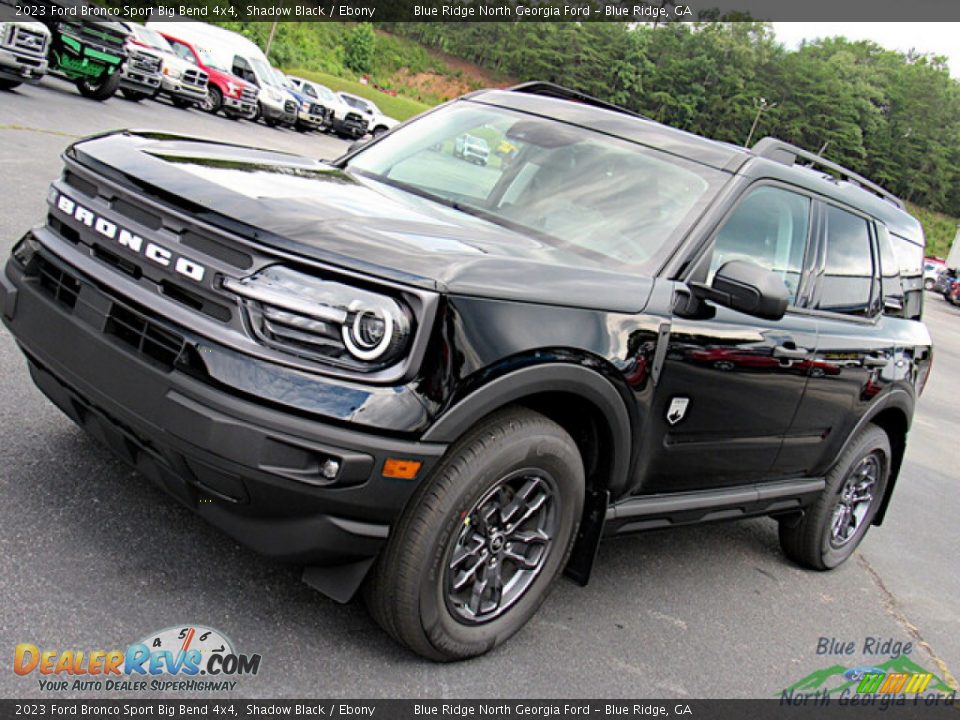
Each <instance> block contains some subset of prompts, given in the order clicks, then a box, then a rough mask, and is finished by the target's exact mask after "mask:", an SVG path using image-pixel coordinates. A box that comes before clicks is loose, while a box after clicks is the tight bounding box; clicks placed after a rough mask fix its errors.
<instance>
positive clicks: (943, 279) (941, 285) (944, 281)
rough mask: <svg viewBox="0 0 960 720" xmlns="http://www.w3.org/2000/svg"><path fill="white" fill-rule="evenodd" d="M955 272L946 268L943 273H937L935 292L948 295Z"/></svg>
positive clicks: (934, 284) (934, 285)
mask: <svg viewBox="0 0 960 720" xmlns="http://www.w3.org/2000/svg"><path fill="white" fill-rule="evenodd" d="M954 277H955V274H954V273H953V272H951V271H950V270H944V271H943V272H942V273H940V274H939V275H937V279H936V280H935V281H934V283H933V288H932V289H933V292H935V293H937V294H938V295H943V296H944V297H946V296H947V291H948V290H949V289H950V281H951V280H953V278H954Z"/></svg>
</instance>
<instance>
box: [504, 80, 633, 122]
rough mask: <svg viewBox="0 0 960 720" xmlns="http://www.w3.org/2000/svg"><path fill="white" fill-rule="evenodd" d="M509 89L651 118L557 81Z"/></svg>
mask: <svg viewBox="0 0 960 720" xmlns="http://www.w3.org/2000/svg"><path fill="white" fill-rule="evenodd" d="M507 90H508V91H510V92H518V93H526V94H528V95H544V96H546V97H554V98H560V99H561V100H573V101H574V102H579V103H583V104H584V105H592V106H593V107H598V108H602V109H604V110H612V111H613V112H618V113H623V114H624V115H630V116H631V117H635V118H640V119H642V120H649V119H650V118H648V117H647V116H646V115H641V114H640V113H638V112H634V111H633V110H628V109H627V108H625V107H621V106H620V105H614V104H613V103H609V102H607V101H606V100H601V99H600V98H596V97H593V95H587V94H586V93H582V92H580V91H579V90H571V89H570V88H566V87H564V86H563V85H557V84H556V83H552V82H546V81H544V80H534V81H532V82H525V83H520V84H519V85H514V86H513V87H511V88H507Z"/></svg>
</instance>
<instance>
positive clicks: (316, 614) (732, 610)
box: [0, 79, 960, 698]
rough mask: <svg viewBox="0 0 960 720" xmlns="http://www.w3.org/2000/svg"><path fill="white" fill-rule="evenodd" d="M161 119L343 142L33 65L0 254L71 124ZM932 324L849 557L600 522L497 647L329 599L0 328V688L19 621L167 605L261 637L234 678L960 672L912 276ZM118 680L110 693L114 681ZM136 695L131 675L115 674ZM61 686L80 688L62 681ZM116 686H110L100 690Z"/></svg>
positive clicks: (761, 523)
mask: <svg viewBox="0 0 960 720" xmlns="http://www.w3.org/2000/svg"><path fill="white" fill-rule="evenodd" d="M123 127H131V128H153V129H161V130H169V131H176V132H185V133H191V134H196V135H202V136H207V137H213V138H217V139H222V140H225V141H229V142H237V143H246V144H252V145H259V146H265V147H271V148H275V149H279V150H287V151H294V152H300V153H303V154H307V155H311V156H314V157H326V158H332V157H335V156H337V155H338V154H340V152H342V150H343V149H344V148H345V147H346V143H345V142H343V141H340V140H337V139H334V138H332V137H330V136H326V135H322V134H317V133H311V134H306V135H304V134H300V133H297V132H294V131H290V130H277V129H269V128H267V127H265V126H263V125H254V124H251V123H249V122H235V121H231V120H227V119H225V118H223V117H211V116H208V115H205V114H203V113H201V112H199V111H182V110H177V109H175V108H173V107H172V106H170V105H167V104H164V103H157V102H144V103H140V104H135V103H131V102H128V101H126V100H123V99H120V98H114V99H111V100H109V101H107V102H106V103H103V104H100V103H96V102H93V101H89V100H85V99H83V98H81V97H80V96H79V95H78V94H77V93H76V91H75V90H74V89H73V88H72V86H70V85H67V84H65V83H62V82H60V81H56V80H49V79H48V80H45V81H44V82H43V84H42V85H40V86H38V87H28V88H25V89H24V88H21V89H20V90H18V91H17V92H14V93H0V257H2V258H4V259H5V257H6V255H7V253H8V252H9V250H10V247H11V246H12V244H13V242H14V240H15V239H17V238H18V237H19V236H20V235H21V234H22V233H23V231H24V230H26V229H27V228H28V227H30V226H31V225H32V224H35V223H37V222H39V221H40V219H41V218H42V217H43V214H44V207H45V197H46V189H47V186H48V184H49V182H50V181H51V180H52V179H53V178H54V177H55V176H56V175H57V173H58V172H59V168H60V162H59V154H60V153H61V152H62V151H63V149H64V148H65V147H66V146H67V145H68V144H69V143H70V142H71V141H72V140H74V139H76V138H78V137H81V136H84V135H88V134H92V133H99V132H104V131H106V130H110V129H115V128H123ZM927 321H928V324H929V327H930V330H931V333H932V334H933V337H934V340H935V343H936V345H937V350H936V359H935V363H934V369H933V377H932V379H931V381H930V383H929V385H928V387H927V389H926V392H925V394H924V396H923V398H922V401H921V403H920V405H919V409H918V412H917V415H916V418H915V422H914V426H913V431H912V433H911V436H910V440H909V444H908V452H907V457H906V462H905V464H904V468H903V472H902V475H901V479H900V482H899V484H898V489H897V493H896V495H895V496H894V499H893V503H892V505H891V508H890V511H889V512H888V514H887V521H886V522H885V524H884V525H883V527H881V528H875V529H874V530H873V531H872V532H871V533H870V534H869V535H868V536H867V538H866V540H865V542H864V544H863V545H862V546H861V549H860V550H859V551H858V552H857V554H856V557H855V558H853V559H852V560H851V561H850V562H849V563H847V564H846V565H845V566H843V567H842V568H840V569H838V570H836V571H834V572H832V573H826V574H820V573H814V572H808V571H805V570H801V569H799V568H797V567H795V566H793V565H791V564H789V563H788V562H787V561H786V560H785V559H784V558H783V557H782V555H781V554H780V550H779V546H778V542H777V533H776V526H775V524H774V523H773V522H772V521H768V520H754V521H747V522H741V523H737V524H725V525H711V526H705V527H699V528H689V529H680V530H673V531H666V532H657V533H650V534H646V535H640V536H634V537H629V538H624V539H619V540H615V541H611V542H608V543H607V544H605V545H604V546H603V547H602V548H601V550H600V558H599V561H598V566H597V568H596V570H595V573H594V577H593V580H592V582H591V583H590V585H589V586H588V587H587V588H580V587H578V586H576V585H574V584H573V583H571V582H569V581H567V580H563V581H562V582H561V583H560V584H559V585H558V587H557V589H556V591H555V592H554V594H553V595H552V596H551V597H550V599H549V600H548V601H547V603H546V604H545V605H544V607H543V609H542V610H541V612H540V613H539V614H538V615H537V616H536V617H535V618H534V620H533V621H532V622H531V623H530V624H529V625H528V626H527V628H526V629H524V630H523V631H522V632H521V633H520V634H519V635H517V636H516V637H515V638H514V639H513V640H512V641H511V642H509V643H508V644H507V645H505V646H504V647H502V648H500V649H499V650H497V651H495V652H493V653H491V654H490V655H488V656H485V657H483V658H480V659H477V660H473V661H470V662H466V663H459V664H453V665H445V666H439V665H435V664H432V663H429V662H426V661H423V660H420V659H419V658H417V657H414V656H412V655H410V654H409V653H407V652H406V651H404V650H403V649H401V648H400V647H398V646H397V645H395V644H394V643H393V642H392V641H391V640H390V639H389V638H388V637H387V636H386V635H385V634H384V633H382V632H381V631H380V630H379V628H378V627H376V626H375V625H374V624H373V622H372V621H371V620H370V619H369V618H368V617H367V615H366V612H365V611H364V609H363V607H362V605H360V604H359V603H354V604H350V605H346V606H344V605H338V604H336V603H334V602H333V601H331V600H328V599H326V598H324V597H323V596H321V595H319V594H317V593H316V592H315V591H313V590H311V589H310V588H308V587H307V586H306V585H303V584H302V583H301V582H300V579H299V571H298V569H296V568H291V567H286V566H280V565H276V564H273V563H270V562H267V561H265V560H263V559H261V558H260V557H258V556H256V555H254V554H253V553H252V552H250V551H248V550H246V549H244V548H242V547H241V546H239V545H237V544H236V543H234V542H233V541H231V540H230V539H229V538H227V537H226V536H224V535H222V534H221V533H219V532H217V531H216V530H214V529H213V528H211V527H209V526H208V525H206V524H205V523H204V522H203V521H201V520H200V519H198V518H196V517H194V516H193V515H192V514H191V513H189V512H188V511H187V510H185V509H183V508H182V507H181V506H180V505H178V504H177V503H176V502H175V501H174V500H173V499H171V498H169V497H167V496H166V495H164V494H162V493H161V492H160V491H159V490H157V489H155V488H154V486H152V485H151V484H149V483H148V482H147V481H145V480H144V479H143V478H141V477H139V476H138V475H137V474H135V473H134V472H132V471H131V470H130V469H128V468H127V467H126V466H125V465H123V464H122V463H120V462H119V461H116V460H114V459H113V457H112V456H111V455H110V454H109V453H108V452H107V451H106V450H104V449H102V448H101V447H99V446H98V445H97V444H96V443H95V442H94V441H92V440H90V439H88V437H87V436H86V435H85V434H84V433H83V432H82V431H80V430H79V429H78V428H77V427H75V426H74V425H73V424H72V423H71V422H70V421H69V420H68V419H67V418H66V417H65V416H63V415H62V414H61V413H60V411H58V410H57V409H56V408H55V407H54V406H53V405H52V404H50V403H49V402H47V401H46V400H45V399H44V398H43V397H42V396H41V394H40V392H39V391H38V390H36V389H35V388H34V386H33V384H32V382H31V381H30V379H29V377H28V374H27V371H26V367H25V363H24V361H23V358H22V356H21V355H20V353H19V352H18V351H17V349H16V347H15V345H14V343H13V340H12V338H11V337H10V335H9V333H7V332H6V330H5V329H0V368H2V370H0V498H2V501H0V547H2V548H3V552H2V553H0V653H2V656H3V657H6V658H7V660H6V661H5V662H3V663H0V697H18V698H22V697H37V696H39V695H40V693H39V691H38V685H37V680H36V675H33V676H31V677H19V676H16V675H15V674H14V673H13V672H12V671H11V665H10V660H11V659H12V656H13V651H14V646H15V645H16V644H18V643H26V642H29V643H33V644H36V645H38V646H40V647H42V648H43V649H60V650H64V649H81V648H86V649H108V650H109V649H113V648H122V647H126V645H128V644H129V643H131V642H135V641H136V640H138V639H140V638H142V637H144V636H146V635H147V634H148V633H151V632H152V631H156V630H159V629H162V628H167V627H170V626H175V625H181V624H192V623H197V624H202V625H206V626H210V627H214V628H217V629H219V630H221V631H222V632H223V633H224V634H225V635H226V636H228V637H229V638H230V639H231V640H232V641H233V644H234V646H235V648H237V649H238V650H240V651H241V652H245V653H259V654H261V655H262V658H263V661H262V665H261V670H260V673H259V674H258V675H256V676H255V677H247V678H244V679H243V681H242V682H241V683H240V684H239V685H238V686H237V688H236V690H235V691H234V692H232V693H230V694H232V695H233V696H236V697H259V698H266V697H335V696H336V697H369V698H373V697H432V698H440V697H443V698H463V697H467V698H498V697H541V698H552V697H584V696H586V697H597V698H600V697H631V698H638V697H661V698H664V697H665V698H688V697H689V698H703V697H772V696H774V695H776V694H778V693H779V691H780V690H781V689H783V688H785V687H787V686H789V685H792V684H793V683H795V682H796V681H798V680H800V679H801V678H803V677H804V676H806V675H808V674H809V673H811V672H813V671H815V670H818V669H821V668H823V667H826V666H829V665H832V664H835V663H841V664H844V665H848V666H850V667H853V666H854V665H865V664H877V663H879V662H881V661H882V660H884V659H886V658H884V657H882V656H881V657H869V656H864V655H863V654H862V653H860V652H857V653H856V654H855V655H854V656H852V657H849V658H848V657H836V656H823V655H818V654H817V645H818V642H819V641H820V638H822V637H827V638H836V639H837V640H839V641H843V642H847V641H854V643H855V644H856V646H857V648H858V650H859V649H860V648H862V646H863V644H864V641H865V640H866V639H867V638H880V639H881V640H885V639H888V638H889V639H893V640H894V641H899V642H902V643H907V642H910V643H912V645H913V647H914V648H915V649H914V650H913V653H912V654H911V656H910V657H911V659H912V660H913V661H914V662H916V663H917V664H919V665H920V666H922V667H924V668H926V669H928V670H930V671H931V672H934V673H936V674H937V675H939V676H941V677H950V676H953V677H956V676H957V675H958V674H960V614H958V612H957V598H960V572H958V570H960V560H958V558H960V555H958V551H957V549H958V547H960V523H958V522H957V519H958V517H960V493H958V488H957V479H958V475H960V474H958V472H957V459H958V458H957V450H956V448H957V445H956V443H957V439H958V438H960V406H958V404H957V398H958V397H960V332H958V329H960V308H954V307H952V306H949V305H947V304H946V303H945V302H944V301H943V300H942V299H940V298H938V297H935V296H932V295H929V294H928V297H927ZM120 695H121V696H122V695H124V693H120ZM126 695H127V696H131V697H143V696H149V693H147V694H142V693H141V694H137V693H132V694H131V693H127V694H126ZM58 696H59V697H65V696H66V697H94V696H96V693H82V692H71V693H67V694H66V695H58ZM111 696H115V695H111Z"/></svg>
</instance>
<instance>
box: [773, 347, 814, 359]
mask: <svg viewBox="0 0 960 720" xmlns="http://www.w3.org/2000/svg"><path fill="white" fill-rule="evenodd" d="M773 356H774V357H775V358H780V359H782V360H806V359H807V358H808V357H810V351H809V350H807V349H806V348H798V347H787V346H786V345H777V346H776V347H775V348H774V349H773Z"/></svg>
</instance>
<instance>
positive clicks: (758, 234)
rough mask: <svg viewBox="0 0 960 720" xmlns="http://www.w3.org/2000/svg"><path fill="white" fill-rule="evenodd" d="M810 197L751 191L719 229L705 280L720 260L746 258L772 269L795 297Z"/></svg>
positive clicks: (710, 278) (793, 299)
mask: <svg viewBox="0 0 960 720" xmlns="http://www.w3.org/2000/svg"><path fill="white" fill-rule="evenodd" d="M810 205H811V203H810V198H808V197H805V196H803V195H798V194H797V193H795V192H791V191H789V190H784V189H783V188H778V187H771V186H763V187H759V188H757V189H755V190H751V191H750V192H749V194H748V195H747V196H746V197H745V198H744V199H743V200H741V201H740V204H739V205H737V207H736V209H735V210H734V211H733V214H731V215H730V217H728V218H727V220H726V222H725V223H724V224H723V226H722V227H721V228H720V231H719V232H718V233H717V235H716V238H715V240H714V243H713V250H712V255H711V258H710V270H709V274H708V276H707V282H708V283H710V282H712V281H713V276H714V274H715V273H716V272H717V270H718V269H719V268H720V267H722V266H723V264H724V263H726V262H729V261H731V260H747V261H749V262H752V263H755V264H757V265H762V266H763V267H765V268H768V269H770V270H773V271H774V272H775V273H777V274H778V275H780V277H782V278H783V282H784V283H785V284H786V286H787V289H788V290H789V291H790V304H791V305H793V304H794V303H795V302H796V299H797V291H798V290H799V288H800V278H801V276H802V274H803V258H804V253H805V252H806V248H807V236H808V234H809V230H810Z"/></svg>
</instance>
